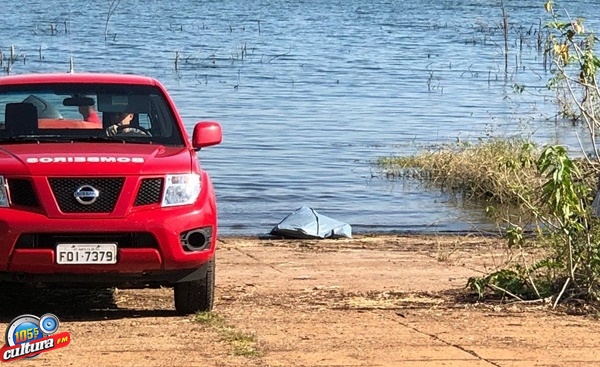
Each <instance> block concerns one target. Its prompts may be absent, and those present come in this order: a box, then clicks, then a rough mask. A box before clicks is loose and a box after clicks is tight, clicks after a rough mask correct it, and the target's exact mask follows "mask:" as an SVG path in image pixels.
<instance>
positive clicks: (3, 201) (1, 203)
mask: <svg viewBox="0 0 600 367" xmlns="http://www.w3.org/2000/svg"><path fill="white" fill-rule="evenodd" d="M0 207H8V190H7V189H6V180H5V179H4V177H3V176H0Z"/></svg>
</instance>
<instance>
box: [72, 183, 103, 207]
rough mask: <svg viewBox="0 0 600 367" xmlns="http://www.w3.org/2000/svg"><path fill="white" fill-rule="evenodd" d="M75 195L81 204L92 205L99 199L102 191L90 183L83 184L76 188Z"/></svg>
mask: <svg viewBox="0 0 600 367" xmlns="http://www.w3.org/2000/svg"><path fill="white" fill-rule="evenodd" d="M73 196H75V200H77V202H78V203H79V204H82V205H91V204H93V203H95V202H96V200H98V196H100V191H98V190H96V189H95V188H93V187H92V186H90V185H82V186H79V187H78V188H77V190H75V192H74V193H73Z"/></svg>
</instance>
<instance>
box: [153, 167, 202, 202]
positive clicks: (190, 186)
mask: <svg viewBox="0 0 600 367" xmlns="http://www.w3.org/2000/svg"><path fill="white" fill-rule="evenodd" d="M199 194H200V176H199V175H196V174H185V175H167V176H166V180H165V189H164V193H163V200H162V206H174V205H186V204H193V203H194V202H195V201H196V199H197V198H198V195H199Z"/></svg>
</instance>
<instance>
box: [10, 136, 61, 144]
mask: <svg viewBox="0 0 600 367" xmlns="http://www.w3.org/2000/svg"><path fill="white" fill-rule="evenodd" d="M65 140H71V139H70V138H66V137H64V136H61V135H18V136H5V137H1V138H0V142H7V143H41V142H64V141H65Z"/></svg>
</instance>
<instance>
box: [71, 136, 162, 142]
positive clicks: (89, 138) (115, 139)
mask: <svg viewBox="0 0 600 367" xmlns="http://www.w3.org/2000/svg"><path fill="white" fill-rule="evenodd" d="M69 140H71V141H73V142H107V143H134V144H154V142H153V141H151V140H147V139H144V138H142V139H136V138H132V137H127V138H124V137H118V136H71V137H69Z"/></svg>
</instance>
